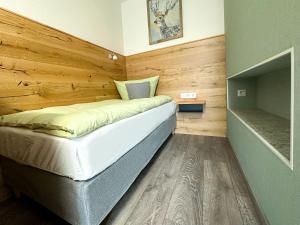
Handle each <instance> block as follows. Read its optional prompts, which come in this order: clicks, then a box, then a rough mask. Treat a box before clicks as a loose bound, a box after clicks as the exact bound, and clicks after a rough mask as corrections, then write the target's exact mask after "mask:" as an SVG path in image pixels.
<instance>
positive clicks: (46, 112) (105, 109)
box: [0, 96, 172, 138]
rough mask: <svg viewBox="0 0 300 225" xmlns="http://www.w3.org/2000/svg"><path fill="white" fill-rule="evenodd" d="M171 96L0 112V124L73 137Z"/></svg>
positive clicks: (123, 117) (160, 102)
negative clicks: (1, 114) (7, 113)
mask: <svg viewBox="0 0 300 225" xmlns="http://www.w3.org/2000/svg"><path fill="white" fill-rule="evenodd" d="M171 100H172V99H171V98H170V97H168V96H156V97H152V98H143V99H135V100H125V101H124V100H119V99H114V100H106V101H101V102H92V103H84V104H75V105H70V106H58V107H50V108H45V109H40V110H32V111H26V112H20V113H16V114H11V115H6V116H1V119H0V126H11V127H25V128H29V129H32V130H34V131H37V132H42V133H47V134H51V135H55V136H59V137H65V138H76V137H80V136H83V135H86V134H88V133H90V132H92V131H94V130H96V129H98V128H100V127H103V126H105V125H108V124H112V123H114V122H116V121H119V120H122V119H125V118H128V117H131V116H134V115H136V114H139V113H142V112H145V111H147V110H150V109H152V108H155V107H157V106H160V105H163V104H165V103H168V102H170V101H171Z"/></svg>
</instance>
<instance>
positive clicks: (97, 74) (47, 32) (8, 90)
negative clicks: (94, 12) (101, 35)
mask: <svg viewBox="0 0 300 225" xmlns="http://www.w3.org/2000/svg"><path fill="white" fill-rule="evenodd" d="M109 53H110V51H108V50H106V49H104V48H101V47H98V46H96V45H93V44H91V43H88V42H86V41H83V40H80V39H78V38H75V37H73V36H71V35H68V34H66V33H63V32H60V31H58V30H55V29H52V28H50V27H48V26H45V25H42V24H40V23H37V22H34V21H32V20H29V19H26V18H24V17H21V16H18V15H16V14H14V13H11V12H8V11H6V10H3V9H0V65H1V66H0V80H1V82H0V115H3V114H9V113H15V112H18V111H24V110H30V109H37V108H43V107H48V106H55V105H68V104H73V103H81V102H91V101H95V100H96V96H98V97H97V99H101V98H103V99H111V98H119V95H118V93H117V90H116V88H115V86H114V84H113V79H119V80H125V79H126V70H125V69H126V68H125V57H123V56H121V55H119V59H118V60H117V61H112V60H110V59H108V54H109Z"/></svg>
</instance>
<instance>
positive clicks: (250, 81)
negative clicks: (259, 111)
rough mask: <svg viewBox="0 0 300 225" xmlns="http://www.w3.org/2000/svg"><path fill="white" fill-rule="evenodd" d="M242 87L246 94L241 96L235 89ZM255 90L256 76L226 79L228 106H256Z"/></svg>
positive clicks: (243, 107) (238, 107)
mask: <svg viewBox="0 0 300 225" xmlns="http://www.w3.org/2000/svg"><path fill="white" fill-rule="evenodd" d="M243 89H245V90H246V91H247V95H246V96H243V97H239V96H237V91H238V90H243ZM256 92H257V90H256V78H243V79H240V78H238V79H230V80H228V97H229V108H230V109H247V108H256Z"/></svg>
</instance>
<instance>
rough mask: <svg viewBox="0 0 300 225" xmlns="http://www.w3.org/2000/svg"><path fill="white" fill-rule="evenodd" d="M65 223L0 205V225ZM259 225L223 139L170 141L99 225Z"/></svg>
mask: <svg viewBox="0 0 300 225" xmlns="http://www.w3.org/2000/svg"><path fill="white" fill-rule="evenodd" d="M54 224H56V225H57V224H61V225H66V224H67V223H66V222H64V221H62V220H61V219H59V218H58V217H56V216H55V215H53V214H52V213H51V212H49V211H48V210H46V209H44V208H43V207H42V206H40V205H38V204H36V203H34V202H32V201H31V200H30V199H28V198H21V199H20V200H18V201H16V200H9V201H7V202H5V203H1V204H0V225H54ZM146 224H147V225H260V224H263V223H262V222H260V220H259V216H258V213H257V211H256V208H255V206H254V204H253V202H252V200H251V197H250V195H249V192H248V189H247V184H246V181H245V180H244V177H243V175H242V173H241V171H240V169H239V167H238V164H237V161H236V159H235V158H234V155H233V153H232V150H231V147H230V145H229V143H228V141H227V139H225V138H217V137H203V136H191V135H174V136H173V137H171V138H170V139H169V141H168V142H167V143H166V145H165V146H164V147H163V148H162V150H161V151H160V152H159V153H158V154H157V155H156V156H155V158H154V160H153V161H152V162H151V163H150V164H149V166H148V167H147V168H146V169H145V170H144V171H143V172H142V174H141V175H140V176H139V178H138V179H137V180H136V182H135V183H134V185H133V186H132V187H131V189H130V190H129V191H128V192H127V194H126V195H125V196H124V197H123V198H122V200H121V201H120V202H119V203H118V205H117V206H116V207H115V208H114V209H113V211H112V212H111V213H110V215H109V216H108V217H107V218H106V220H105V221H104V222H103V223H102V224H101V225H146Z"/></svg>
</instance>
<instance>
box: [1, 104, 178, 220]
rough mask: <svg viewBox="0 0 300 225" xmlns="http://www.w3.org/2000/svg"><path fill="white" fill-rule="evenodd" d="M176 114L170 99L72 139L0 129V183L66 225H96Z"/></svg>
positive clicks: (169, 129)
mask: <svg viewBox="0 0 300 225" xmlns="http://www.w3.org/2000/svg"><path fill="white" fill-rule="evenodd" d="M175 111H176V104H175V102H173V101H169V102H167V103H164V104H161V105H159V106H157V107H154V108H152V109H149V110H146V111H144V112H142V113H138V114H136V115H133V116H130V117H129V118H125V119H121V120H119V121H116V122H114V123H112V124H108V125H106V126H103V127H100V128H98V129H96V130H95V131H93V132H91V133H89V134H86V135H84V136H80V137H76V138H71V139H68V138H62V137H57V136H53V135H49V134H45V133H38V132H34V131H32V130H30V129H25V128H19V127H7V126H2V127H0V141H1V142H0V155H2V157H1V166H2V170H3V171H2V172H3V177H4V179H5V182H6V184H7V185H8V186H10V187H12V188H13V189H16V190H18V191H20V192H22V193H24V194H26V195H28V196H29V197H31V198H32V199H34V200H35V201H37V202H39V203H40V204H42V205H44V206H45V207H47V208H48V209H50V210H51V211H53V212H54V213H56V214H57V215H58V216H60V217H61V218H63V219H65V220H66V221H68V222H69V223H71V224H74V225H98V224H100V222H101V221H102V220H103V219H104V218H105V217H106V216H107V214H108V213H109V212H110V211H111V209H112V208H113V207H114V206H115V205H116V203H117V202H118V201H119V200H120V199H121V197H122V196H123V195H124V193H125V192H126V191H127V190H128V188H129V187H130V185H131V184H132V183H133V182H134V180H135V179H136V177H137V176H138V175H139V173H140V172H141V171H142V170H143V168H144V167H145V166H146V165H147V164H148V163H149V161H150V160H151V159H152V157H153V156H154V154H155V153H156V152H157V150H158V149H159V148H160V147H161V145H162V144H163V143H164V142H165V140H166V139H167V138H168V137H169V135H170V134H171V133H172V132H173V131H174V129H175V126H176V113H175ZM117 137H118V139H117Z"/></svg>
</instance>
